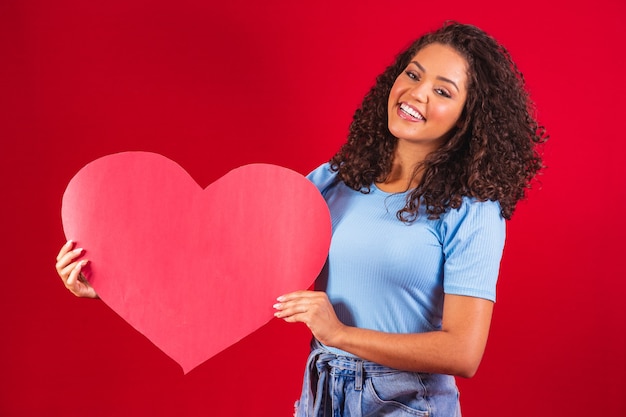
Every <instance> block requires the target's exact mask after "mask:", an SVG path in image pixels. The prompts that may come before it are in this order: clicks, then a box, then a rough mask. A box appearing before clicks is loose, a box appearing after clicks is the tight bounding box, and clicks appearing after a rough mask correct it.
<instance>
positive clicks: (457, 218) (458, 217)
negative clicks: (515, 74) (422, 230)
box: [442, 197, 505, 229]
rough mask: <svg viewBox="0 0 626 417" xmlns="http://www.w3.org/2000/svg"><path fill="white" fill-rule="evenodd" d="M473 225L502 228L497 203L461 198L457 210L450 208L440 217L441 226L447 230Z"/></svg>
mask: <svg viewBox="0 0 626 417" xmlns="http://www.w3.org/2000/svg"><path fill="white" fill-rule="evenodd" d="M464 223H465V226H468V225H474V226H475V227H480V228H483V227H495V228H498V229H499V228H503V227H504V224H505V220H504V217H502V207H501V206H500V203H499V202H498V201H492V200H479V199H477V198H473V197H463V202H462V204H461V206H460V207H459V208H450V209H448V211H447V212H446V213H445V214H444V215H442V226H443V227H445V228H447V229H456V228H458V227H461V225H462V224H464Z"/></svg>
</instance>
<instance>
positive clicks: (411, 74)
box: [406, 71, 419, 80]
mask: <svg viewBox="0 0 626 417" xmlns="http://www.w3.org/2000/svg"><path fill="white" fill-rule="evenodd" d="M406 75H407V76H408V77H409V78H410V79H412V80H419V76H418V75H417V74H416V73H414V72H411V71H407V72H406Z"/></svg>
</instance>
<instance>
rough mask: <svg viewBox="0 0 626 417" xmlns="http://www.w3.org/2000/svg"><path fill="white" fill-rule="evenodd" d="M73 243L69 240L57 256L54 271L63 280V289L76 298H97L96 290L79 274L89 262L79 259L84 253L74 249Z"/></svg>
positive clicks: (79, 249)
mask: <svg viewBox="0 0 626 417" xmlns="http://www.w3.org/2000/svg"><path fill="white" fill-rule="evenodd" d="M74 245H75V243H74V242H73V241H71V240H69V241H68V242H67V243H66V244H65V245H63V247H62V248H61V251H59V254H58V255H57V262H56V265H55V267H56V270H57V274H59V276H60V277H61V280H63V284H65V287H66V288H67V289H68V290H70V292H71V293H72V294H74V295H75V296H77V297H85V298H98V294H97V293H96V290H94V288H93V287H92V286H91V285H90V284H89V282H88V281H87V280H86V279H85V276H84V275H83V274H82V273H81V271H82V269H83V268H84V267H85V265H87V263H88V262H89V261H88V260H87V259H79V258H80V256H81V255H82V254H83V253H84V252H85V250H84V249H83V248H76V249H74Z"/></svg>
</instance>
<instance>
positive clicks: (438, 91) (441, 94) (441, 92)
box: [435, 88, 452, 98]
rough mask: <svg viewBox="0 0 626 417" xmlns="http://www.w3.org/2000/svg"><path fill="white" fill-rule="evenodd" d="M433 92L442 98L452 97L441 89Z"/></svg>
mask: <svg viewBox="0 0 626 417" xmlns="http://www.w3.org/2000/svg"><path fill="white" fill-rule="evenodd" d="M435 92H436V93H437V94H439V95H440V96H443V97H447V98H450V97H452V95H451V94H450V93H449V92H448V91H447V90H445V89H443V88H436V89H435Z"/></svg>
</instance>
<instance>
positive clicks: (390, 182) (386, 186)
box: [376, 143, 432, 193]
mask: <svg viewBox="0 0 626 417" xmlns="http://www.w3.org/2000/svg"><path fill="white" fill-rule="evenodd" d="M431 151H432V150H427V149H424V148H422V147H410V148H407V147H406V146H403V145H402V144H401V143H398V146H397V148H396V151H395V153H394V157H393V162H392V163H391V170H390V171H389V173H388V174H387V176H386V178H385V179H384V181H382V182H377V183H376V186H377V187H378V188H379V189H381V190H383V191H385V192H391V193H398V192H404V191H407V190H410V189H411V188H415V187H417V186H418V185H419V183H420V181H421V180H422V174H423V171H422V170H421V169H419V168H420V167H421V165H422V163H423V162H424V159H425V158H426V156H427V155H428V154H429V153H430V152H431ZM416 169H417V172H416Z"/></svg>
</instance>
